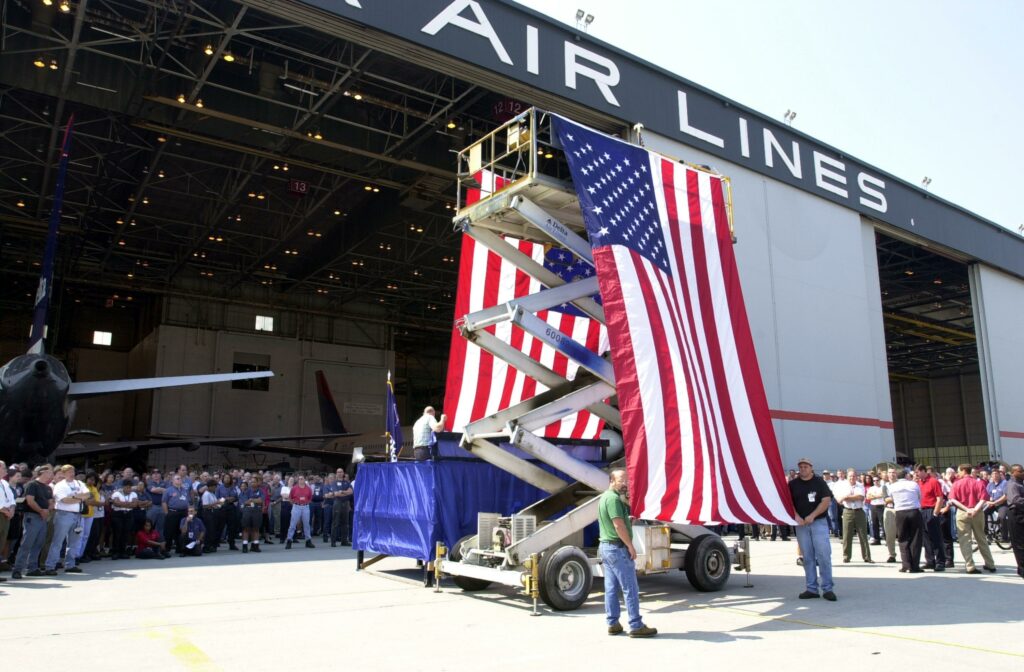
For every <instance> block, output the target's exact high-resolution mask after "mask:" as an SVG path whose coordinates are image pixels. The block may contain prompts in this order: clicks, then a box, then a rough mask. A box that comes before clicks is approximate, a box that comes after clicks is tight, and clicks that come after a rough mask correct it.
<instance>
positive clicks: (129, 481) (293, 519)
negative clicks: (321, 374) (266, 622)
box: [0, 462, 353, 582]
mask: <svg viewBox="0 0 1024 672" xmlns="http://www.w3.org/2000/svg"><path fill="white" fill-rule="evenodd" d="M352 504H353V482H352V481H350V480H349V478H348V475H347V474H346V473H345V471H344V470H343V469H338V470H337V471H335V472H331V473H326V474H311V473H310V474H307V473H295V474H291V475H288V476H283V475H282V474H281V473H280V472H271V471H254V472H249V471H243V470H241V469H224V470H220V471H214V472H205V471H204V472H196V471H189V469H188V468H187V467H186V466H185V465H181V466H179V467H178V469H177V470H175V471H174V472H172V473H168V474H166V475H165V474H163V473H161V472H160V471H159V470H152V471H150V472H148V473H145V474H136V473H135V472H134V471H133V470H132V469H131V468H125V469H123V470H121V471H111V470H106V471H103V472H100V473H97V472H95V471H89V472H85V473H80V472H79V471H78V470H76V468H75V467H74V466H72V465H69V464H66V465H63V466H59V467H54V466H52V465H49V464H43V465H37V466H35V467H34V468H32V469H30V468H29V465H27V464H16V465H10V467H8V465H6V464H4V463H3V462H0V546H2V548H0V572H7V571H10V572H11V577H10V578H13V579H22V578H25V577H37V576H56V575H57V573H58V570H61V569H63V571H64V573H66V574H76V573H82V567H81V566H82V565H83V564H86V563H90V562H95V561H99V560H106V559H110V560H122V559H127V558H129V557H136V558H142V559H161V560H162V559H166V558H168V557H171V556H172V555H177V556H179V557H184V556H197V555H203V554H206V553H216V552H217V551H218V550H221V549H223V548H224V547H226V549H227V550H231V551H240V552H242V553H259V552H261V549H260V545H261V544H272V543H274V541H273V538H274V537H276V538H277V540H278V543H283V544H285V546H286V548H291V547H292V543H293V542H295V541H297V540H298V541H302V540H304V541H305V545H306V546H307V547H309V548H313V547H314V544H313V540H314V539H316V538H318V537H319V538H321V539H322V540H323V542H324V543H327V542H328V541H329V542H330V544H331V546H332V547H338V546H339V545H340V546H348V545H351V529H352ZM6 580H7V578H6V577H3V576H0V582H3V581H6Z"/></svg>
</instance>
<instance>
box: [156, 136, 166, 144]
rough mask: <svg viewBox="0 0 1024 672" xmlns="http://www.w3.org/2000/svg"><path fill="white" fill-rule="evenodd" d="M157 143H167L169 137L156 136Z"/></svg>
mask: <svg viewBox="0 0 1024 672" xmlns="http://www.w3.org/2000/svg"><path fill="white" fill-rule="evenodd" d="M156 141H157V142H167V136H165V135H158V136H156Z"/></svg>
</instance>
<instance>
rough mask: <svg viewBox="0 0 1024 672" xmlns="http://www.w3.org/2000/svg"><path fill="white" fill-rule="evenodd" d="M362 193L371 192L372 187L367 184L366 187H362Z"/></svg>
mask: <svg viewBox="0 0 1024 672" xmlns="http://www.w3.org/2000/svg"><path fill="white" fill-rule="evenodd" d="M363 191H373V187H372V186H370V185H369V184H367V185H366V186H364V187H363Z"/></svg>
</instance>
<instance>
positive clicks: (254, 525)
mask: <svg viewBox="0 0 1024 672" xmlns="http://www.w3.org/2000/svg"><path fill="white" fill-rule="evenodd" d="M238 501H239V502H240V505H241V508H242V553H248V552H249V551H250V550H252V552H253V553H259V552H260V523H261V522H262V521H263V512H264V510H265V508H266V495H265V492H264V490H263V479H262V478H260V476H259V474H253V475H252V477H251V478H250V479H249V482H248V483H246V484H245V487H244V488H242V491H241V493H240V496H239V500H238Z"/></svg>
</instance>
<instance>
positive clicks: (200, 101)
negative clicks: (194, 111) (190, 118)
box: [196, 98, 203, 108]
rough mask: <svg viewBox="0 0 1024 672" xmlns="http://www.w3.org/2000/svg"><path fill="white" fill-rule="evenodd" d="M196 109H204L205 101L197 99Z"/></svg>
mask: <svg viewBox="0 0 1024 672" xmlns="http://www.w3.org/2000/svg"><path fill="white" fill-rule="evenodd" d="M196 107H198V108H202V107H203V99H202V98H196Z"/></svg>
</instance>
